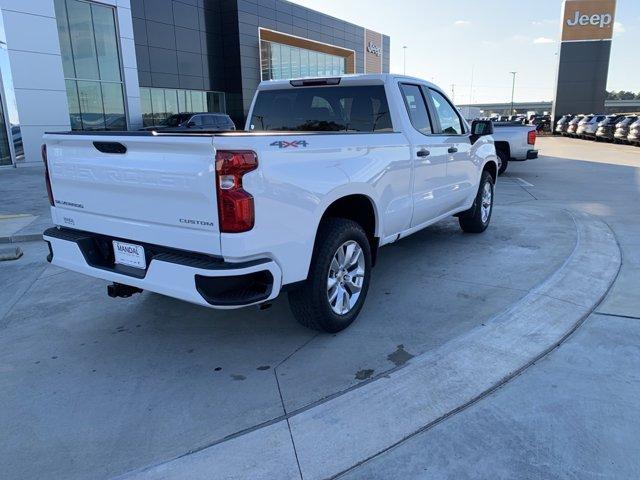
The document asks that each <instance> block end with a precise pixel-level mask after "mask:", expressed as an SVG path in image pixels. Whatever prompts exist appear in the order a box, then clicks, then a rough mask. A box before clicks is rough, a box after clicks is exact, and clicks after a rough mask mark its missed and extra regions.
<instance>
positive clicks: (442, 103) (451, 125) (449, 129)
mask: <svg viewBox="0 0 640 480" xmlns="http://www.w3.org/2000/svg"><path fill="white" fill-rule="evenodd" d="M429 95H431V100H432V101H433V106H434V107H435V109H436V115H437V116H438V119H439V120H440V130H441V133H444V134H446V135H460V134H462V122H461V121H460V117H459V116H458V114H457V113H456V110H455V108H454V107H453V105H451V104H450V103H449V101H448V100H447V99H446V98H444V96H442V95H441V94H440V93H439V92H436V91H435V90H432V89H429Z"/></svg>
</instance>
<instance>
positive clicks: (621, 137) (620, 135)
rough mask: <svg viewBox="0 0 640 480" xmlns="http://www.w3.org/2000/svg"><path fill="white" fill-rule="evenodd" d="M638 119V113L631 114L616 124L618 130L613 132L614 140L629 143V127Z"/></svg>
mask: <svg viewBox="0 0 640 480" xmlns="http://www.w3.org/2000/svg"><path fill="white" fill-rule="evenodd" d="M636 120H638V117H637V116H636V115H629V116H627V117H625V118H624V119H623V120H621V121H620V122H618V123H617V124H616V132H615V133H614V134H613V141H614V142H615V143H627V141H628V140H627V137H628V136H629V127H630V126H631V124H632V123H634V122H635V121H636Z"/></svg>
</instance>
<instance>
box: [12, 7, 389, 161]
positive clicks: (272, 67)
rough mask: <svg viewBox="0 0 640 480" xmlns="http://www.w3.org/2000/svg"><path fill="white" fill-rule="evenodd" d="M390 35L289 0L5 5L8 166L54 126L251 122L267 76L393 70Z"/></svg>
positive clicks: (29, 157) (34, 153) (35, 154)
mask: <svg viewBox="0 0 640 480" xmlns="http://www.w3.org/2000/svg"><path fill="white" fill-rule="evenodd" d="M389 46H390V41H389V37H388V36H386V35H382V34H381V33H378V32H374V31H371V30H368V29H366V28H364V27H361V26H358V25H354V24H352V23H349V22H345V21H343V20H340V19H338V18H335V17H331V16H328V15H325V14H323V13H320V12H317V11H314V10H310V9H307V8H304V7H301V6H299V5H295V4H293V3H289V2H286V1H283V0H99V1H98V0H95V1H88V0H0V97H1V98H0V100H1V101H0V120H1V122H2V124H1V125H0V127H2V128H0V166H7V165H16V164H20V163H23V162H37V161H40V153H39V151H40V145H41V143H42V134H43V133H44V132H45V131H64V130H70V129H72V130H86V131H92V130H93V131H95V130H125V129H131V130H135V129H138V128H141V127H143V126H148V125H154V124H157V123H159V122H160V121H162V120H163V119H164V118H166V117H167V116H169V115H171V114H174V113H181V112H225V113H227V114H228V115H230V116H231V118H232V119H233V120H234V122H236V124H237V125H239V126H242V125H243V124H244V119H245V116H246V114H247V111H248V109H249V106H250V104H251V100H252V97H253V94H254V92H255V89H256V87H257V85H258V83H259V82H260V81H261V80H270V79H281V78H294V77H305V76H323V77H324V76H335V75H341V74H349V73H374V72H388V71H389Z"/></svg>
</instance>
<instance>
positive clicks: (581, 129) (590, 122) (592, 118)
mask: <svg viewBox="0 0 640 480" xmlns="http://www.w3.org/2000/svg"><path fill="white" fill-rule="evenodd" d="M605 118H606V117H605V116H604V115H589V116H588V117H586V118H585V119H583V120H582V121H581V122H580V123H579V124H578V128H577V130H576V134H577V135H578V137H580V138H584V139H587V138H591V139H594V138H595V137H596V130H597V129H598V123H600V122H601V121H603V120H604V119H605Z"/></svg>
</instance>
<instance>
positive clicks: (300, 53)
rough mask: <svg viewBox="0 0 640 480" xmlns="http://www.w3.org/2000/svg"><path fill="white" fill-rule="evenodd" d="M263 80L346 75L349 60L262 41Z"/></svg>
mask: <svg viewBox="0 0 640 480" xmlns="http://www.w3.org/2000/svg"><path fill="white" fill-rule="evenodd" d="M260 54H261V58H262V65H261V67H262V80H280V79H286V78H297V77H328V76H337V75H344V73H345V72H346V67H347V59H346V58H344V57H340V56H338V55H330V54H328V53H323V52H317V51H315V50H307V49H304V48H299V47H293V46H291V45H285V44H282V43H276V42H270V41H266V40H262V41H261V42H260Z"/></svg>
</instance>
